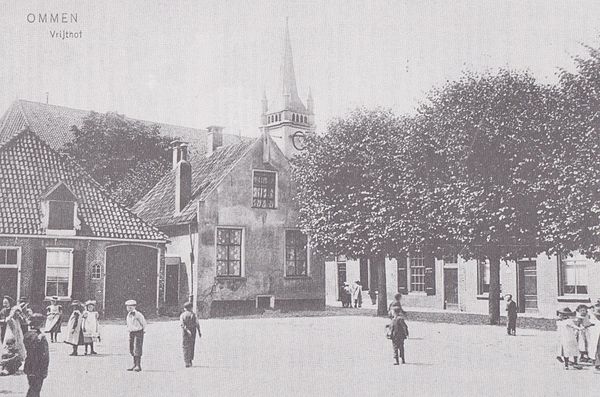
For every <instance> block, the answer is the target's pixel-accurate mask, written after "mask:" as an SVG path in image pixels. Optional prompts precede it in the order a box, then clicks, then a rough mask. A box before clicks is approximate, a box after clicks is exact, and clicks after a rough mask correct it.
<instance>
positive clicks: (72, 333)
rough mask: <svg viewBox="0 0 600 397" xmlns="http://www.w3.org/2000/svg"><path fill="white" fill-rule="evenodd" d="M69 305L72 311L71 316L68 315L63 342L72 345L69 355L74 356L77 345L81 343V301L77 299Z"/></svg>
mask: <svg viewBox="0 0 600 397" xmlns="http://www.w3.org/2000/svg"><path fill="white" fill-rule="evenodd" d="M71 307H72V308H73V312H71V317H69V322H68V323H67V337H66V338H65V343H66V344H69V345H71V346H73V351H72V352H71V354H70V356H76V355H77V346H80V345H83V331H82V330H81V323H82V320H83V318H82V317H81V303H80V302H79V301H78V300H74V301H73V303H71Z"/></svg>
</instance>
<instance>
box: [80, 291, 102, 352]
mask: <svg viewBox="0 0 600 397" xmlns="http://www.w3.org/2000/svg"><path fill="white" fill-rule="evenodd" d="M85 307H86V309H85V311H84V312H83V315H82V317H83V323H82V324H81V328H82V329H83V344H84V345H85V354H86V355H87V354H88V347H89V348H90V353H89V354H98V353H96V351H95V350H94V342H99V341H100V329H99V325H100V324H99V322H98V317H99V314H98V312H97V311H96V301H92V300H89V301H87V302H85Z"/></svg>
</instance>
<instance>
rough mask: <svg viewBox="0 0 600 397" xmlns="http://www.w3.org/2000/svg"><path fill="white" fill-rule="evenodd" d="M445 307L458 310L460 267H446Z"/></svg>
mask: <svg viewBox="0 0 600 397" xmlns="http://www.w3.org/2000/svg"><path fill="white" fill-rule="evenodd" d="M444 309H446V310H458V268H445V269H444Z"/></svg>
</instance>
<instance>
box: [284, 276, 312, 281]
mask: <svg viewBox="0 0 600 397" xmlns="http://www.w3.org/2000/svg"><path fill="white" fill-rule="evenodd" d="M283 278H284V279H286V280H311V279H312V277H311V276H283Z"/></svg>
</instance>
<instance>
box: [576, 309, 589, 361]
mask: <svg viewBox="0 0 600 397" xmlns="http://www.w3.org/2000/svg"><path fill="white" fill-rule="evenodd" d="M575 313H576V315H575V321H576V323H577V325H578V326H579V327H580V328H581V329H580V330H579V333H578V334H577V345H578V347H579V353H580V356H579V361H580V362H586V363H589V362H592V360H591V359H590V357H589V356H588V348H589V344H590V343H589V340H590V331H589V328H590V327H592V326H593V325H594V324H593V323H592V322H591V321H590V315H589V314H588V307H587V306H586V305H579V306H577V308H576V309H575Z"/></svg>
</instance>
